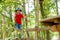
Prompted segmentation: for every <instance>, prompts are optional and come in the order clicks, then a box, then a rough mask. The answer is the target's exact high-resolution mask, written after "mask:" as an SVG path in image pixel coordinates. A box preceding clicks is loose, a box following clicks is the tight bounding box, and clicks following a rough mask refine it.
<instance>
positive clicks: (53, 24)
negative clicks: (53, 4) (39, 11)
mask: <svg viewBox="0 0 60 40" xmlns="http://www.w3.org/2000/svg"><path fill="white" fill-rule="evenodd" d="M40 23H42V25H44V26H46V27H48V26H49V27H50V30H52V31H54V32H58V31H60V15H59V16H52V17H50V18H45V19H42V20H40Z"/></svg>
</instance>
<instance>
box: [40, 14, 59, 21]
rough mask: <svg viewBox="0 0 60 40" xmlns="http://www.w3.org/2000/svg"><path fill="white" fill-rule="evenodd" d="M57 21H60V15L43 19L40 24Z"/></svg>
mask: <svg viewBox="0 0 60 40" xmlns="http://www.w3.org/2000/svg"><path fill="white" fill-rule="evenodd" d="M55 19H60V15H58V16H53V17H50V18H45V19H42V20H40V22H53V21H54V20H55Z"/></svg>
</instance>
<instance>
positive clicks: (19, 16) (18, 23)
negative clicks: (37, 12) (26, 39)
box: [15, 8, 24, 36]
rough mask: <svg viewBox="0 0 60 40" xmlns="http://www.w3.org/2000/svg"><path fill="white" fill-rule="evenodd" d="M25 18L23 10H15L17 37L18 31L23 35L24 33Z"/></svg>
mask: <svg viewBox="0 0 60 40" xmlns="http://www.w3.org/2000/svg"><path fill="white" fill-rule="evenodd" d="M23 18H24V15H23V14H22V10H21V9H20V8H17V9H16V10H15V28H16V36H17V34H18V32H17V31H18V30H20V32H21V34H23V31H22V19H23Z"/></svg>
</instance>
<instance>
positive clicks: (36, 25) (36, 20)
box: [35, 0, 39, 40]
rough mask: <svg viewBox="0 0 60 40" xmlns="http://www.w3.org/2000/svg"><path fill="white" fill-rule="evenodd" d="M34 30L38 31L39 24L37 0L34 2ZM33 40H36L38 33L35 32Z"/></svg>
mask: <svg viewBox="0 0 60 40" xmlns="http://www.w3.org/2000/svg"><path fill="white" fill-rule="evenodd" d="M35 9H36V11H35V16H36V19H35V23H36V24H35V28H36V29H38V24H39V0H35ZM35 40H38V31H36V32H35Z"/></svg>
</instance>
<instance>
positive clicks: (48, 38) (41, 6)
mask: <svg viewBox="0 0 60 40" xmlns="http://www.w3.org/2000/svg"><path fill="white" fill-rule="evenodd" d="M39 3H40V10H41V15H42V18H45V17H44V16H45V15H44V11H43V5H42V4H43V1H39ZM46 39H47V40H50V37H49V30H48V31H46Z"/></svg>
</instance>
